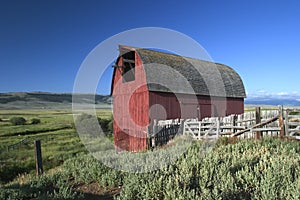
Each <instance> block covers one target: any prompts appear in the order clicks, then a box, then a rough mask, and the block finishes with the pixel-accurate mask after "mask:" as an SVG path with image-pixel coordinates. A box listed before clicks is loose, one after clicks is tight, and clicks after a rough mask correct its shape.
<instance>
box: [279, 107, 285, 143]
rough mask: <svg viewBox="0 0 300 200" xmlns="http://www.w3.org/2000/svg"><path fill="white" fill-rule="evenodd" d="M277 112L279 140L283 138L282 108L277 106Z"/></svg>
mask: <svg viewBox="0 0 300 200" xmlns="http://www.w3.org/2000/svg"><path fill="white" fill-rule="evenodd" d="M278 110H279V119H278V121H279V128H280V138H283V137H284V125H283V119H284V118H283V107H282V106H278Z"/></svg>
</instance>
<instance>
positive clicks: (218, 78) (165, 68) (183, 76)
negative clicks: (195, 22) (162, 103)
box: [134, 48, 246, 98]
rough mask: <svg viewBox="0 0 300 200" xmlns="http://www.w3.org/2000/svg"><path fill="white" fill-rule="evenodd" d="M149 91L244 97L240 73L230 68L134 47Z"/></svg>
mask: <svg viewBox="0 0 300 200" xmlns="http://www.w3.org/2000/svg"><path fill="white" fill-rule="evenodd" d="M134 50H135V51H136V52H137V54H138V55H139V56H140V58H141V60H142V62H143V66H144V69H145V73H146V81H147V87H148V90H149V91H155V92H172V93H182V94H196V95H205V96H222V97H236V98H245V97H246V93H245V88H244V84H243V82H242V80H241V78H240V76H239V75H238V74H237V73H236V72H235V71H234V70H233V69H232V68H230V67H228V66H226V65H223V64H218V63H213V62H208V61H203V60H198V59H194V58H188V57H183V56H179V55H175V54H169V53H164V52H159V51H154V50H147V49H139V48H134Z"/></svg>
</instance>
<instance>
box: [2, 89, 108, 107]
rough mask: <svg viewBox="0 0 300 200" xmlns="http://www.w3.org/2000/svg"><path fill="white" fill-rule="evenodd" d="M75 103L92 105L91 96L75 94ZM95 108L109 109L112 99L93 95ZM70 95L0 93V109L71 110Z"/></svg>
mask: <svg viewBox="0 0 300 200" xmlns="http://www.w3.org/2000/svg"><path fill="white" fill-rule="evenodd" d="M76 97H77V98H76V103H80V104H85V103H94V102H93V101H91V99H93V95H92V94H77V95H76ZM95 104H96V108H111V104H112V98H111V97H110V96H107V95H95ZM71 108H72V94H71V93H48V92H11V93H0V109H71Z"/></svg>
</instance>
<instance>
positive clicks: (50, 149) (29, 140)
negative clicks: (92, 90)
mask: <svg viewBox="0 0 300 200" xmlns="http://www.w3.org/2000/svg"><path fill="white" fill-rule="evenodd" d="M97 116H98V117H101V118H109V117H110V116H111V110H110V109H101V110H97ZM12 117H24V118H25V119H26V121H27V122H26V124H25V125H18V126H13V125H12V124H11V123H10V121H9V119H11V118H12ZM33 118H38V119H40V120H41V123H39V124H30V120H31V119H33ZM0 119H1V121H0V183H1V182H2V183H6V182H8V181H11V180H12V179H14V178H16V177H17V176H18V174H20V173H30V174H34V171H35V160H34V159H35V158H34V141H35V140H41V144H42V156H43V166H44V170H45V171H47V170H49V169H51V168H54V167H56V166H58V165H60V164H62V163H63V162H64V161H65V160H66V159H68V158H70V157H73V156H75V155H76V154H78V153H81V152H85V151H86V150H85V148H84V145H83V144H82V143H81V140H80V138H79V136H78V134H77V132H76V130H75V128H74V121H73V114H72V112H71V111H70V110H0ZM24 139H26V141H25V142H24V143H22V144H19V145H16V146H15V147H12V145H13V144H16V143H18V142H20V141H22V140H24ZM8 148H9V149H8Z"/></svg>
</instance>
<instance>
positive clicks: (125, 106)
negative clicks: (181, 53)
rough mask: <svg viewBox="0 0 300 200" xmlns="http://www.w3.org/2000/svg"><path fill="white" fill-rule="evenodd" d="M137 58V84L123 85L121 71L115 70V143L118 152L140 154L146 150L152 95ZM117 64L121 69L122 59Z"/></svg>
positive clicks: (132, 82) (127, 83) (128, 83)
mask: <svg viewBox="0 0 300 200" xmlns="http://www.w3.org/2000/svg"><path fill="white" fill-rule="evenodd" d="M135 58H136V59H135V80H134V81H131V82H125V83H124V82H123V81H122V74H121V72H120V71H119V70H118V69H115V71H114V77H113V86H112V88H113V92H112V95H113V97H114V106H113V113H114V137H115V140H114V141H115V146H116V148H117V149H119V150H127V151H138V150H144V149H146V148H147V146H146V137H147V134H146V130H147V125H148V123H149V115H148V107H149V92H148V90H147V85H146V78H145V72H144V69H143V68H142V64H141V61H140V59H139V57H138V56H137V55H135ZM117 64H118V65H119V66H122V58H120V59H119V61H118V63H117Z"/></svg>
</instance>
